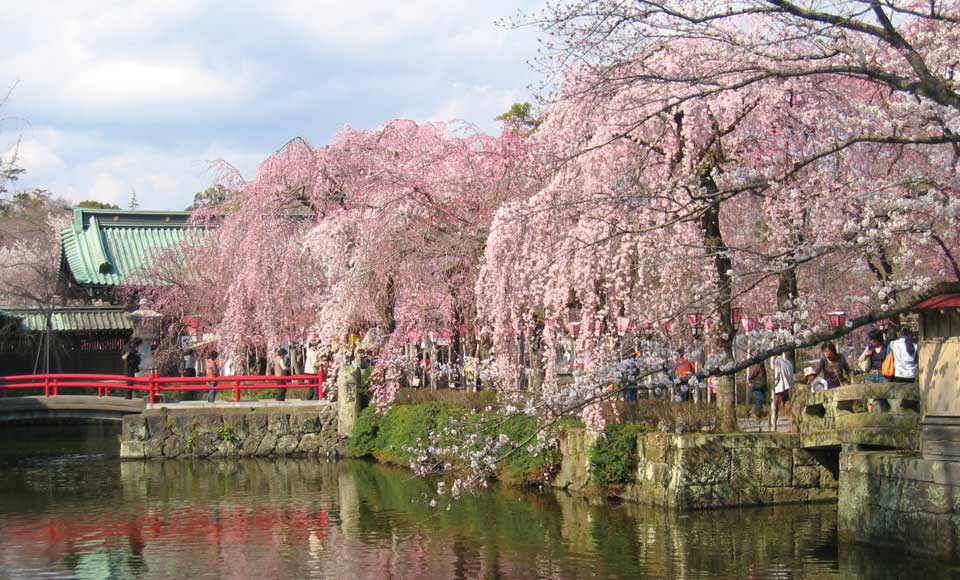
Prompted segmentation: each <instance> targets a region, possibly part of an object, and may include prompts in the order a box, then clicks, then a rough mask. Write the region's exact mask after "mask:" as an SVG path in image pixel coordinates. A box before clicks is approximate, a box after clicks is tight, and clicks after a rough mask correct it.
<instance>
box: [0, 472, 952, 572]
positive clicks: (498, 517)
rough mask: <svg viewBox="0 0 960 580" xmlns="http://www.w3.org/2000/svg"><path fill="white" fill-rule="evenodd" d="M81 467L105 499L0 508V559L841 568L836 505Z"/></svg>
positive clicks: (120, 565)
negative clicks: (703, 507) (450, 498)
mask: <svg viewBox="0 0 960 580" xmlns="http://www.w3.org/2000/svg"><path fill="white" fill-rule="evenodd" d="M81 473H85V474H86V476H87V477H91V478H92V477H93V476H94V474H99V476H100V477H101V479H103V480H104V481H103V482H101V483H99V484H98V488H97V489H98V491H99V492H100V495H99V501H98V502H95V501H93V494H85V495H80V496H78V497H76V498H74V500H75V501H74V500H71V496H69V495H68V494H62V493H61V494H58V493H53V494H50V495H49V496H47V497H45V498H44V499H43V500H41V503H37V504H35V505H34V506H33V508H35V509H33V510H31V511H30V512H28V513H18V514H19V515H18V516H17V517H16V518H15V519H13V520H7V519H5V518H3V517H0V537H4V538H16V539H17V544H16V548H11V547H9V546H5V545H0V567H3V568H0V569H4V568H5V567H6V566H7V565H8V564H10V563H20V564H23V563H25V562H26V563H30V564H31V565H32V566H34V568H35V569H51V568H52V569H58V570H64V571H69V573H71V574H73V575H74V576H77V577H80V578H83V577H91V573H90V571H91V570H100V571H102V573H99V572H98V573H99V574H100V576H97V573H94V574H92V577H118V578H138V577H139V578H158V577H159V578H193V577H200V576H203V575H204V574H207V575H211V576H217V577H223V578H256V579H263V580H266V579H268V578H285V577H337V578H347V579H350V580H353V579H356V580H360V579H365V578H398V579H401V578H438V579H439V578H478V577H483V578H486V579H487V580H494V579H498V580H521V579H526V578H535V577H545V578H558V579H568V578H569V579H572V578H611V579H612V578H703V577H735V578H743V577H751V576H753V577H764V578H767V577H776V578H791V577H797V578H799V577H816V578H821V577H826V578H830V577H834V578H836V577H838V571H837V569H836V567H837V548H836V507H835V506H833V505H818V506H807V507H804V506H792V507H787V506H784V507H776V508H763V509H729V510H715V511H705V512H692V513H685V514H679V513H675V512H673V511H670V510H663V509H657V508H651V507H645V506H641V505H636V504H629V503H623V504H608V503H605V502H602V501H593V500H591V501H589V502H588V501H585V500H584V499H581V498H574V497H570V496H567V495H566V494H563V493H560V494H554V493H552V492H550V491H543V492H536V493H526V492H523V491H520V490H516V489H510V488H503V487H495V488H493V489H491V490H489V491H488V492H484V493H481V494H478V495H477V496H471V495H468V496H466V497H464V498H462V499H461V500H459V501H457V502H454V503H453V504H451V506H450V509H449V510H447V509H445V508H446V506H445V505H443V504H442V505H441V506H440V508H439V509H434V508H430V507H429V506H428V505H427V502H428V500H429V498H430V497H432V496H430V495H428V494H429V493H430V492H432V491H433V484H432V483H431V482H429V481H425V480H423V479H421V478H413V477H411V476H410V474H409V472H407V471H404V470H400V469H394V468H387V467H384V466H380V465H373V464H369V463H362V462H357V463H353V462H346V463H342V464H327V463H321V462H317V461H312V460H237V461H229V460H228V461H221V462H215V461H205V462H199V461H198V462H131V463H123V464H122V465H121V466H119V468H118V467H117V466H116V464H115V463H109V464H103V465H100V467H99V471H97V470H96V469H93V467H91V469H90V470H89V471H86V472H83V471H82V470H81ZM42 502H46V503H45V504H42ZM0 505H3V504H0ZM7 505H9V504H7ZM48 514H49V515H48ZM845 550H846V548H845ZM849 554H851V555H849V556H847V557H846V558H845V559H844V558H843V557H841V560H840V561H841V566H842V567H841V570H840V571H841V572H842V573H843V577H850V578H857V577H866V576H867V573H866V572H864V573H861V572H860V571H859V570H861V569H866V568H864V567H865V566H866V565H867V564H871V565H870V566H869V568H870V572H869V576H870V577H876V576H877V575H879V576H880V577H884V576H885V575H886V572H884V569H883V568H882V567H881V566H880V565H879V564H878V565H872V562H873V560H871V559H870V553H867V554H866V555H860V554H859V553H856V554H855V553H853V552H849ZM891 561H893V560H891ZM880 562H881V563H882V562H883V561H882V560H881V561H880ZM887 567H888V568H889V569H890V570H891V571H892V570H896V569H897V568H896V566H895V565H889V566H887ZM900 572H902V567H901V568H900ZM934 573H935V570H931V571H930V575H934ZM111 575H112V576H111Z"/></svg>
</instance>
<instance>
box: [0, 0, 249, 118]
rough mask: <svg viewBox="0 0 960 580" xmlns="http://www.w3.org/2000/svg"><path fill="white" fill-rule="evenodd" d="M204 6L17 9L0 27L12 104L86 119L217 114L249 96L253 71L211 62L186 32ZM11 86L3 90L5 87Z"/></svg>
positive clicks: (1, 66) (235, 63)
mask: <svg viewBox="0 0 960 580" xmlns="http://www.w3.org/2000/svg"><path fill="white" fill-rule="evenodd" d="M205 4H206V3H204V2H187V1H169V0H165V1H164V2H99V3H96V4H94V3H87V2H44V1H39V2H37V1H34V2H27V3H17V4H15V5H13V6H12V7H10V8H12V9H11V10H9V11H8V10H6V7H5V14H4V19H5V20H6V21H8V22H16V23H17V26H16V27H11V28H8V30H7V32H5V34H4V35H2V37H0V71H3V75H4V76H5V77H6V78H4V79H3V80H6V81H7V82H10V83H12V82H14V79H16V82H17V89H16V91H15V93H14V95H13V98H14V101H15V102H24V103H29V104H30V105H31V106H34V107H37V106H40V107H46V108H50V109H74V110H78V113H81V114H84V115H89V114H90V113H91V112H96V113H97V114H101V115H102V114H111V113H125V112H130V111H138V112H143V108H144V107H152V108H153V110H154V111H156V112H160V113H163V112H166V111H171V112H174V113H175V114H182V113H183V108H184V106H197V105H214V104H219V105H222V104H224V103H225V102H226V103H236V102H240V101H243V100H245V99H250V98H252V97H253V96H254V94H255V93H256V90H255V89H256V86H257V85H256V82H255V77H256V71H257V66H256V64H255V63H253V62H250V61H248V60H244V59H225V58H220V57H218V56H217V55H216V54H215V53H214V52H213V51H211V50H209V49H208V48H207V46H206V45H205V42H204V40H205V39H203V38H198V37H193V36H190V35H188V34H186V33H184V32H183V30H184V28H185V27H186V25H187V24H189V23H191V22H193V21H195V20H196V19H198V18H200V17H201V16H203V15H204V10H205ZM8 79H9V80H8Z"/></svg>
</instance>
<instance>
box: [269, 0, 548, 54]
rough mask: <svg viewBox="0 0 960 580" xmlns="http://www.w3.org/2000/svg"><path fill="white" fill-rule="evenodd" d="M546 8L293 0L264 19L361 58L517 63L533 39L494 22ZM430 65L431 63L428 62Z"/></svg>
mask: <svg viewBox="0 0 960 580" xmlns="http://www.w3.org/2000/svg"><path fill="white" fill-rule="evenodd" d="M540 4H542V2H539V1H532V0H527V1H526V2H524V1H521V2H518V1H517V0H487V1H486V2H476V1H473V0H466V1H459V2H456V1H451V0H405V1H403V2H388V1H384V0H351V1H350V2H343V1H342V0H288V1H286V2H274V3H270V4H269V5H266V4H265V5H264V7H266V6H269V8H268V9H266V8H265V11H264V17H266V18H270V17H279V18H280V20H281V22H283V23H284V24H285V25H286V26H287V27H289V28H290V29H291V30H293V31H295V32H298V33H300V34H302V35H303V36H304V38H305V39H307V40H309V42H311V43H313V44H314V45H318V46H322V47H328V48H329V47H332V48H335V49H337V50H339V51H343V52H347V53H358V54H381V55H384V56H387V57H389V56H394V55H392V54H391V53H389V52H387V53H384V52H383V51H385V50H387V49H400V50H401V51H404V52H407V53H416V54H419V55H430V57H432V58H433V59H435V60H434V62H445V63H449V62H451V61H452V60H459V59H463V58H469V59H470V60H471V61H476V60H489V59H494V60H501V59H503V57H504V56H508V57H509V58H515V57H516V55H517V54H518V53H517V52H511V51H508V50H507V49H508V48H516V47H517V46H519V45H521V44H530V43H531V42H532V39H531V38H529V37H528V36H526V35H520V34H516V33H514V32H513V31H510V30H504V29H502V28H498V27H496V26H494V22H495V21H497V20H500V19H503V18H509V17H512V16H514V15H515V14H516V13H517V9H518V5H520V6H525V7H526V8H527V10H528V11H529V10H532V9H535V8H536V7H537V6H539V5H540ZM423 64H424V65H425V66H429V65H430V64H431V62H430V61H429V60H428V61H424V62H423Z"/></svg>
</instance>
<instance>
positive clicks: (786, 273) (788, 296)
mask: <svg viewBox="0 0 960 580" xmlns="http://www.w3.org/2000/svg"><path fill="white" fill-rule="evenodd" d="M799 295H800V294H799V289H798V284H797V269H796V268H795V267H790V268H787V269H786V270H783V271H782V272H780V274H779V276H778V279H777V306H778V307H779V308H780V310H781V311H784V310H793V309H792V308H787V306H786V305H787V303H788V302H790V303H791V305H792V303H793V301H794V300H796V299H797V297H798V296H799ZM786 355H787V358H788V359H790V362H791V363H792V364H793V366H794V368H796V366H797V349H795V348H791V349H790V350H788V351H787V352H786Z"/></svg>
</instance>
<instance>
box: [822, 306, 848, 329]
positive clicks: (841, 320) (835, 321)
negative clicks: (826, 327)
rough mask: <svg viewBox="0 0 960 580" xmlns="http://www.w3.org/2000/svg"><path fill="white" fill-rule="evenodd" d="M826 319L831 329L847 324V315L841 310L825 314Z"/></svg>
mask: <svg viewBox="0 0 960 580" xmlns="http://www.w3.org/2000/svg"><path fill="white" fill-rule="evenodd" d="M827 319H828V320H829V321H830V326H832V327H833V328H839V327H841V326H843V325H844V324H846V322H847V313H846V312H843V311H842V310H838V311H836V312H827Z"/></svg>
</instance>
